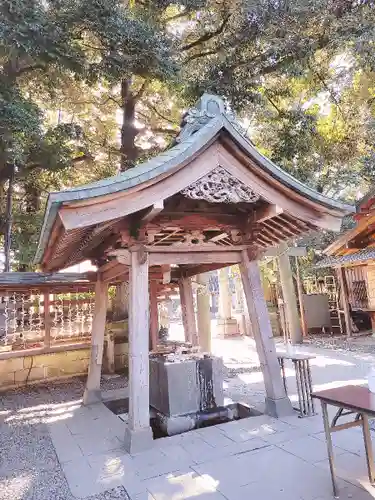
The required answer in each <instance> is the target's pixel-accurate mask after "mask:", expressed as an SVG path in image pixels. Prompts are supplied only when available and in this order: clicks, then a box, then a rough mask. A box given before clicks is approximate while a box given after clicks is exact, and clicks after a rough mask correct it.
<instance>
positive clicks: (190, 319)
mask: <svg viewBox="0 0 375 500" xmlns="http://www.w3.org/2000/svg"><path fill="white" fill-rule="evenodd" d="M178 286H179V289H180V301H181V314H182V324H183V325H184V331H185V340H186V341H187V342H191V343H192V345H194V346H197V345H198V333H197V325H196V322H195V313H194V299H193V289H192V286H191V278H182V279H180V281H179V283H178Z"/></svg>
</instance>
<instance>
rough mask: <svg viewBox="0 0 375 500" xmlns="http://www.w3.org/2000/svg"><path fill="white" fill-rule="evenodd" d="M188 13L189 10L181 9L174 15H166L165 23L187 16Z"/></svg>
mask: <svg viewBox="0 0 375 500" xmlns="http://www.w3.org/2000/svg"><path fill="white" fill-rule="evenodd" d="M189 14H190V12H189V11H186V10H184V11H182V12H179V13H178V14H175V15H174V16H171V17H167V19H166V20H165V22H166V23H170V22H171V21H176V20H177V19H181V17H185V16H188V15H189Z"/></svg>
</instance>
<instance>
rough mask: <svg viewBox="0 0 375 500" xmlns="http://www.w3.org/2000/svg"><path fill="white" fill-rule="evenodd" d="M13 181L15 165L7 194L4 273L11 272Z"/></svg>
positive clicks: (10, 176)
mask: <svg viewBox="0 0 375 500" xmlns="http://www.w3.org/2000/svg"><path fill="white" fill-rule="evenodd" d="M13 181H14V165H13V168H12V171H11V173H10V174H9V184H8V193H7V205H6V227H5V236H4V256H5V262H4V271H5V272H6V273H8V272H9V271H10V248H11V243H12V204H13Z"/></svg>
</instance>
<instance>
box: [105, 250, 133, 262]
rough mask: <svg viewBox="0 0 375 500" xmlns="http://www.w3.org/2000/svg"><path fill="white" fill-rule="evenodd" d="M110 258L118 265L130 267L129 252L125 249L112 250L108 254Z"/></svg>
mask: <svg viewBox="0 0 375 500" xmlns="http://www.w3.org/2000/svg"><path fill="white" fill-rule="evenodd" d="M108 255H109V256H110V257H116V259H117V261H118V262H119V263H120V264H124V265H125V266H130V265H131V256H130V252H129V250H127V249H126V248H118V249H117V250H112V251H110V252H108Z"/></svg>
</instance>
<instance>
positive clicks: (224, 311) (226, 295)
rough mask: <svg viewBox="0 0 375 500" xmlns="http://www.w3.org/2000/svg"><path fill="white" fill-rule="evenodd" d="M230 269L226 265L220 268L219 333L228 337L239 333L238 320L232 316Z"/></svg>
mask: <svg viewBox="0 0 375 500" xmlns="http://www.w3.org/2000/svg"><path fill="white" fill-rule="evenodd" d="M228 271H229V269H228V268H227V267H224V268H222V269H220V270H219V319H218V321H217V333H218V335H219V336H220V337H223V338H226V337H231V336H232V335H238V333H239V329H238V324H237V320H236V319H235V318H232V295H231V291H230V288H229V272H228Z"/></svg>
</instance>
